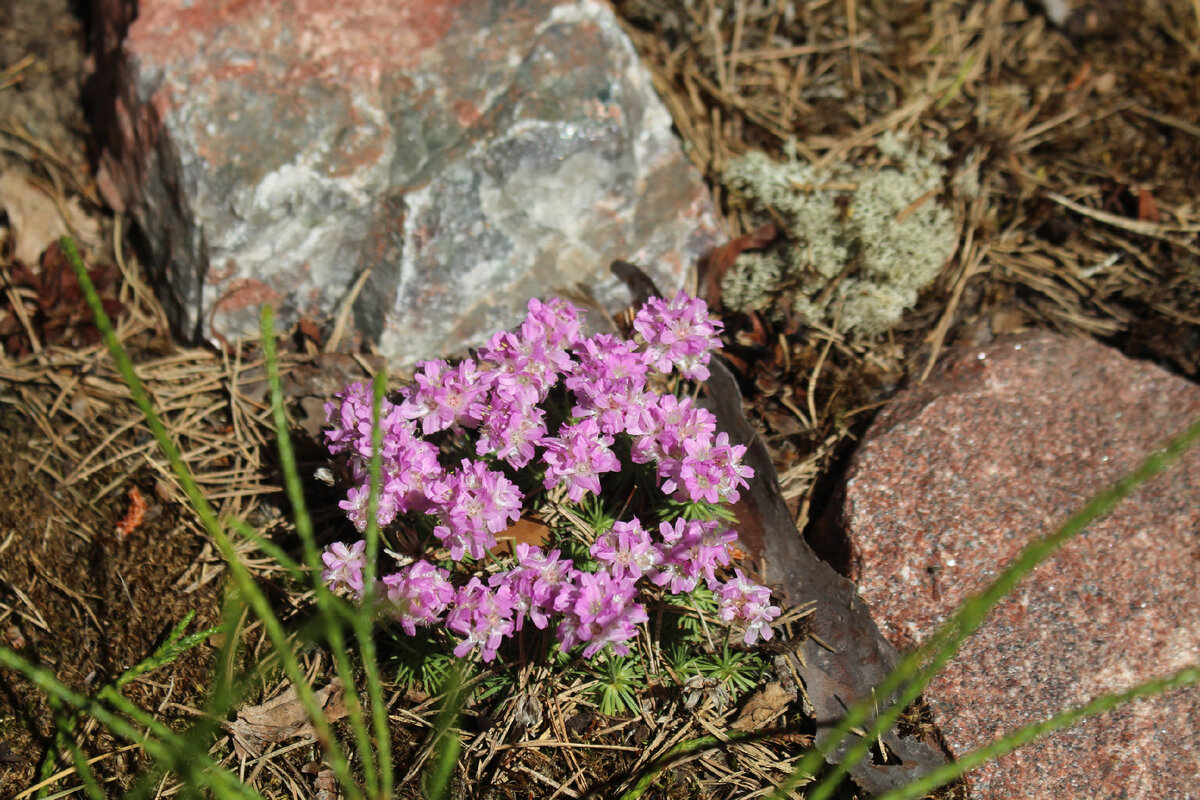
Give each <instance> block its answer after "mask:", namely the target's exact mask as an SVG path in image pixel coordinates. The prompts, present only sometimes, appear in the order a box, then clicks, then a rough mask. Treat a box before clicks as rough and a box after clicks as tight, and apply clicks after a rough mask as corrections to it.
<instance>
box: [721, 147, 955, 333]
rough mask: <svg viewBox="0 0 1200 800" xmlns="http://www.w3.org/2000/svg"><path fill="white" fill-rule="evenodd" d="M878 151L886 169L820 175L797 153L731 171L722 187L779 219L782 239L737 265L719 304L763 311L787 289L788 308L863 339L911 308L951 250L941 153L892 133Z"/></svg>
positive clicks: (752, 157)
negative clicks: (940, 195)
mask: <svg viewBox="0 0 1200 800" xmlns="http://www.w3.org/2000/svg"><path fill="white" fill-rule="evenodd" d="M877 148H878V149H879V152H880V153H881V154H882V155H884V156H886V157H887V162H886V164H885V165H884V166H882V167H878V168H873V169H850V168H839V169H831V170H826V171H818V170H816V169H814V168H813V167H812V166H810V165H809V164H806V163H801V162H800V161H798V160H797V159H796V158H795V156H794V155H792V156H791V157H790V158H788V160H786V161H783V162H776V161H772V160H771V159H769V158H768V157H767V156H766V155H764V154H763V153H760V152H751V153H748V154H747V155H745V156H743V157H742V158H740V159H737V160H735V161H733V162H732V163H731V164H730V166H729V168H728V170H727V171H726V173H725V176H724V177H725V184H726V186H728V187H729V188H730V189H731V190H733V191H734V192H736V193H738V194H740V195H742V196H743V197H745V198H746V199H747V200H748V201H749V202H750V204H751V208H754V209H757V210H758V211H761V212H763V222H767V221H770V220H771V218H772V216H777V217H778V218H779V219H782V221H783V222H784V225H785V227H786V231H785V234H786V242H785V243H784V244H783V245H782V246H776V247H773V248H772V249H770V250H767V251H763V252H751V253H744V254H742V255H741V256H740V257H739V258H738V261H737V263H736V264H735V265H734V267H733V268H732V269H731V270H730V271H729V273H728V274H727V275H726V276H725V278H724V280H723V282H722V297H723V298H724V300H725V303H726V305H728V306H729V307H731V308H736V309H741V310H750V309H757V310H762V309H764V308H768V307H769V306H771V305H772V303H771V301H772V300H773V299H774V298H775V296H777V295H778V296H782V295H780V293H779V292H778V289H779V288H780V287H781V286H783V285H785V284H786V285H787V286H788V289H789V291H788V292H787V293H786V295H787V296H788V297H790V298H791V299H792V311H794V312H796V313H798V314H800V315H802V316H803V317H805V318H807V319H810V320H812V321H822V322H825V323H827V324H831V325H833V324H836V327H837V328H838V329H839V330H840V331H844V332H851V333H856V334H860V335H863V336H872V335H875V334H878V333H882V332H883V331H885V330H887V329H888V327H890V326H891V325H894V324H895V323H896V322H898V321H899V320H900V318H901V317H902V315H903V314H904V312H905V311H906V310H907V309H909V308H912V306H913V305H914V304H915V303H916V301H917V297H918V295H919V293H920V292H921V290H922V289H924V288H925V287H926V286H928V285H929V284H930V283H932V282H933V280H934V279H935V278H936V277H937V276H938V273H939V272H940V271H941V268H942V266H943V265H944V264H945V263H946V261H947V260H948V259H949V257H950V254H951V252H952V251H953V248H954V243H955V238H956V229H955V224H954V218H953V215H952V214H951V213H950V211H949V210H948V209H946V208H945V207H943V206H942V205H941V204H940V203H939V202H938V201H937V199H936V197H935V195H936V194H938V193H940V192H941V190H942V189H943V187H944V179H945V174H944V171H943V170H942V168H941V166H940V164H939V162H938V160H937V159H938V158H944V157H945V155H946V153H945V151H944V149H939V148H933V147H927V148H925V150H921V149H919V148H917V147H915V146H912V145H910V144H908V143H907V142H905V141H904V140H902V139H899V138H897V137H894V136H891V135H884V136H883V137H881V138H880V141H879V142H878V144H877ZM768 208H769V209H771V211H772V212H774V215H768V214H767V213H766V211H767V209H768ZM835 280H836V281H837V284H836V286H835V287H834V288H833V290H832V291H828V287H829V285H830V282H831V281H835ZM774 310H775V311H776V312H779V313H782V311H783V309H779V308H775V309H774Z"/></svg>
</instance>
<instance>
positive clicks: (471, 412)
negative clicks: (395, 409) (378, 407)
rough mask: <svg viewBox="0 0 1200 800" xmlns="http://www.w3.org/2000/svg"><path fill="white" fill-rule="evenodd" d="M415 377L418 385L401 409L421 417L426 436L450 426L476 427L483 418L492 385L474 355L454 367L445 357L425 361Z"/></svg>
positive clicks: (406, 414)
mask: <svg viewBox="0 0 1200 800" xmlns="http://www.w3.org/2000/svg"><path fill="white" fill-rule="evenodd" d="M413 381H414V383H415V384H416V386H415V387H411V386H410V387H409V390H408V392H407V396H406V398H405V400H404V402H403V403H401V404H400V413H401V414H402V415H403V416H404V417H405V418H407V419H412V420H418V419H419V420H420V421H421V432H422V433H424V434H425V435H426V436H428V435H429V434H431V433H436V432H437V431H441V430H445V429H447V428H461V427H463V426H465V427H468V428H474V427H475V426H477V425H478V424H479V422H480V420H481V419H482V418H483V413H484V406H483V401H484V398H485V397H486V396H487V390H488V386H487V383H486V382H485V381H484V380H483V378H482V376H481V375H480V373H479V371H478V370H477V369H476V367H475V362H474V361H472V360H471V359H469V358H468V359H464V360H463V361H460V362H459V363H458V364H457V365H456V366H454V367H450V366H449V365H448V364H447V363H446V362H445V361H442V360H441V359H433V360H430V361H422V362H420V363H418V364H417V373H416V374H415V375H413Z"/></svg>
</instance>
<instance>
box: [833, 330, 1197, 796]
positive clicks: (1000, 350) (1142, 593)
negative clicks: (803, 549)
mask: <svg viewBox="0 0 1200 800" xmlns="http://www.w3.org/2000/svg"><path fill="white" fill-rule="evenodd" d="M1197 416H1200V387H1197V386H1195V385H1194V384H1192V383H1189V382H1188V381H1186V380H1184V379H1182V378H1178V377H1175V376H1173V375H1171V374H1169V373H1167V372H1166V371H1164V370H1162V369H1160V368H1158V367H1156V366H1154V365H1152V364H1148V363H1144V362H1138V361H1132V360H1130V359H1127V358H1125V357H1124V356H1122V355H1121V354H1120V353H1118V352H1117V351H1115V350H1112V349H1110V348H1107V347H1104V346H1102V345H1100V344H1097V343H1095V342H1092V341H1087V340H1078V339H1066V338H1062V337H1060V336H1057V335H1052V334H1037V335H1032V336H1028V337H1023V338H1018V339H1015V340H1009V341H1003V342H999V343H996V344H994V345H991V346H989V347H985V348H979V349H970V350H961V351H958V352H956V353H953V354H950V355H948V356H947V357H946V358H945V359H944V361H943V364H942V365H941V367H940V368H939V371H937V372H936V373H935V374H934V375H933V376H931V378H930V379H929V381H928V382H926V383H925V384H924V385H921V386H916V387H913V388H910V389H908V390H906V391H904V392H902V393H900V394H899V395H897V396H896V397H895V398H894V400H893V401H892V402H891V403H890V404H889V405H888V407H887V408H885V409H884V411H883V412H881V414H880V415H879V417H878V419H877V420H876V421H875V423H874V424H873V425H872V427H871V428H870V430H869V431H868V433H867V434H866V436H865V437H864V440H863V443H862V445H861V448H860V450H859V452H858V453H857V455H856V456H855V459H854V462H853V464H852V467H851V469H850V473H849V475H848V479H847V482H846V485H845V502H844V506H843V509H842V514H843V525H844V529H845V531H846V533H847V534H848V537H849V552H848V555H849V560H848V569H849V572H850V575H851V577H852V578H853V579H855V580H856V581H857V582H858V585H859V592H860V594H861V596H862V597H863V599H864V600H866V602H867V603H868V604H869V606H870V607H871V610H872V613H873V614H874V615H875V617H876V619H877V620H878V622H879V624H880V627H881V628H882V630H883V631H884V633H885V635H886V636H888V637H889V638H890V639H891V641H892V642H893V643H895V644H896V645H897V646H899V647H901V648H909V647H912V646H913V645H915V644H918V643H920V642H922V641H924V640H925V638H926V637H928V636H929V635H930V634H931V633H932V632H933V631H934V630H935V629H936V627H937V626H938V625H939V624H940V623H942V622H944V621H945V620H946V619H947V618H948V617H949V616H950V615H951V614H952V613H953V612H954V611H955V610H956V609H957V607H958V606H959V605H960V604H961V603H962V601H963V600H964V599H966V598H967V597H968V596H970V595H972V594H975V593H977V592H978V591H980V590H981V589H982V588H984V587H985V586H986V585H988V584H989V583H991V581H992V580H993V579H994V578H995V577H996V575H997V574H998V573H999V571H1000V570H1002V569H1003V567H1004V566H1005V565H1006V564H1007V563H1008V562H1010V561H1011V560H1012V559H1013V558H1014V557H1015V556H1016V555H1017V554H1018V552H1019V551H1020V550H1021V549H1022V547H1023V546H1024V545H1025V544H1026V543H1027V542H1028V541H1029V540H1030V538H1031V537H1033V536H1035V535H1039V534H1044V533H1047V532H1049V531H1051V530H1052V529H1054V528H1055V527H1056V526H1057V525H1058V524H1059V523H1061V522H1062V521H1063V520H1065V519H1066V518H1067V516H1068V515H1069V514H1070V513H1072V512H1073V511H1075V510H1077V509H1078V508H1079V507H1080V506H1081V505H1082V504H1083V503H1085V502H1086V501H1087V500H1088V499H1089V498H1090V497H1091V496H1092V495H1093V494H1094V493H1096V492H1097V491H1099V490H1101V489H1104V488H1106V487H1107V486H1108V485H1110V484H1111V483H1112V482H1113V481H1115V480H1116V479H1117V478H1119V477H1120V476H1122V475H1124V474H1125V473H1126V472H1128V471H1130V470H1131V469H1132V468H1133V467H1135V466H1136V465H1137V464H1138V463H1139V462H1140V461H1141V460H1142V458H1143V457H1144V456H1145V455H1146V454H1148V453H1149V452H1150V451H1151V450H1152V448H1154V447H1155V446H1156V445H1157V444H1160V443H1161V442H1163V440H1164V439H1166V438H1168V437H1169V436H1170V435H1172V434H1175V433H1177V432H1179V431H1181V430H1182V429H1183V428H1184V427H1185V426H1186V425H1187V424H1188V423H1189V422H1190V421H1191V420H1193V419H1195V418H1196V417H1197ZM1198 662H1200V451H1197V450H1195V449H1193V451H1191V452H1189V453H1187V454H1186V455H1185V457H1184V459H1183V460H1182V461H1181V462H1180V463H1179V464H1177V465H1176V466H1175V467H1174V468H1173V469H1171V470H1170V471H1168V472H1166V473H1163V474H1160V475H1158V476H1156V477H1155V478H1154V479H1153V480H1152V481H1151V482H1149V483H1148V484H1146V485H1144V486H1142V487H1141V488H1139V489H1138V490H1137V492H1136V493H1135V494H1134V495H1133V496H1132V497H1130V498H1128V499H1127V500H1126V501H1125V502H1124V503H1122V504H1121V505H1120V507H1119V508H1118V509H1117V510H1116V511H1115V512H1114V513H1113V514H1111V515H1110V516H1109V517H1107V518H1105V519H1103V520H1100V521H1098V522H1096V523H1094V524H1093V525H1092V526H1091V527H1090V528H1089V529H1088V530H1087V531H1085V532H1084V533H1083V534H1082V535H1080V536H1079V537H1078V538H1076V539H1075V540H1073V541H1071V542H1069V543H1068V544H1067V545H1066V546H1064V547H1063V548H1062V550H1060V551H1059V552H1058V553H1056V554H1055V555H1054V556H1053V557H1052V558H1051V559H1050V560H1049V561H1048V562H1046V563H1044V564H1043V565H1042V566H1041V567H1039V568H1038V569H1037V570H1036V571H1035V572H1034V573H1033V574H1032V575H1030V576H1028V577H1027V578H1026V580H1025V581H1024V582H1023V583H1022V584H1020V585H1019V586H1018V587H1017V589H1016V591H1015V592H1014V593H1012V594H1011V595H1010V596H1009V597H1008V598H1006V599H1005V600H1004V601H1003V602H1002V603H1001V605H1000V606H999V607H998V608H997V609H996V610H995V611H994V612H993V614H992V616H991V617H990V618H989V619H988V620H987V621H986V622H985V623H984V625H983V627H982V628H981V629H980V630H979V631H978V632H977V633H976V635H975V636H974V637H973V638H972V639H970V640H969V641H968V642H967V644H966V646H965V647H964V648H963V650H962V651H961V652H960V653H959V654H958V655H957V657H956V658H955V659H954V661H953V662H952V663H951V664H950V665H949V666H948V667H947V668H946V669H945V670H944V671H943V673H942V674H941V675H940V676H938V677H937V678H936V679H935V680H934V682H933V684H932V685H931V686H930V687H929V689H928V692H927V693H926V699H927V700H928V701H929V703H930V705H931V706H932V708H933V712H934V716H935V721H936V723H937V724H938V726H939V727H940V729H941V732H942V734H943V735H944V737H945V741H946V743H947V744H948V746H949V747H950V749H951V751H952V752H953V753H956V754H962V753H965V752H968V751H970V750H973V749H975V748H977V747H980V746H982V745H984V744H987V743H988V742H990V741H991V740H993V739H995V738H996V737H997V736H999V735H1001V734H1003V733H1005V732H1006V731H1008V730H1010V729H1013V728H1016V727H1020V726H1023V725H1026V724H1029V723H1032V722H1035V721H1038V720H1041V719H1044V718H1046V717H1049V716H1051V715H1053V714H1055V713H1057V712H1059V711H1063V710H1065V709H1068V708H1072V707H1075V706H1078V705H1082V704H1083V703H1084V702H1086V701H1088V700H1090V699H1092V698H1094V697H1096V696H1098V695H1102V694H1107V693H1112V692H1118V691H1121V690H1124V689H1127V688H1130V687H1131V686H1133V685H1135V684H1137V683H1140V682H1142V681H1145V680H1149V679H1151V678H1154V677H1161V676H1165V675H1168V674H1171V673H1173V672H1175V671H1177V670H1179V669H1180V668H1182V667H1184V666H1187V665H1189V664H1196V663H1198ZM968 779H969V782H970V785H971V788H972V792H973V793H972V797H973V798H975V800H1000V799H1001V798H1003V799H1004V800H1011V799H1012V798H1047V799H1048V798H1054V799H1055V800H1066V798H1112V800H1116V798H1123V799H1124V800H1141V799H1145V800H1150V798H1196V797H1200V687H1190V688H1187V689H1184V690H1180V691H1176V692H1174V693H1172V694H1169V695H1166V696H1159V697H1156V698H1154V699H1151V700H1145V701H1139V702H1137V703H1134V704H1131V705H1128V706H1125V707H1122V708H1119V709H1118V710H1116V711H1113V712H1110V713H1106V714H1103V715H1100V716H1097V717H1094V718H1092V719H1090V720H1088V721H1085V722H1084V723H1082V724H1080V725H1078V726H1077V727H1075V728H1073V729H1071V730H1068V731H1062V732H1059V733H1056V734H1052V735H1050V736H1048V737H1046V738H1044V739H1042V740H1040V741H1038V742H1036V743H1034V744H1032V745H1029V746H1027V747H1025V748H1022V749H1020V750H1017V751H1015V752H1014V753H1012V754H1010V755H1008V756H1006V757H1004V758H1001V759H999V760H998V761H997V762H993V763H991V764H989V765H987V766H985V767H984V768H982V769H980V770H978V771H976V772H974V773H971V774H970V775H969V777H968Z"/></svg>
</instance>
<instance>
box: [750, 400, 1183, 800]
mask: <svg viewBox="0 0 1200 800" xmlns="http://www.w3.org/2000/svg"><path fill="white" fill-rule="evenodd" d="M1198 440H1200V419H1198V420H1196V421H1195V422H1193V423H1192V425H1191V426H1190V427H1189V428H1187V430H1185V431H1184V432H1183V433H1181V434H1179V435H1178V436H1176V437H1175V438H1173V439H1171V440H1170V441H1169V442H1168V443H1167V444H1166V445H1164V446H1162V447H1160V448H1159V449H1158V450H1157V451H1155V452H1154V453H1152V454H1151V455H1149V456H1148V457H1147V458H1146V459H1144V460H1143V461H1142V463H1141V464H1139V465H1138V466H1137V468H1135V469H1134V470H1133V471H1132V472H1130V473H1129V474H1127V475H1126V476H1125V477H1123V478H1121V479H1120V480H1119V481H1117V482H1116V483H1115V484H1113V486H1111V487H1110V488H1108V489H1106V490H1104V491H1102V492H1100V493H1099V494H1097V495H1096V496H1094V497H1093V498H1092V499H1091V500H1090V501H1089V502H1088V503H1087V504H1086V505H1085V506H1084V507H1083V508H1081V509H1080V510H1079V511H1077V512H1075V513H1074V514H1072V515H1071V517H1070V518H1068V519H1067V521H1066V522H1064V523H1063V524H1062V526H1060V527H1059V528H1058V529H1057V530H1055V531H1053V532H1052V533H1050V534H1048V535H1046V536H1042V537H1039V538H1037V539H1034V540H1033V541H1032V542H1030V543H1029V544H1028V545H1026V547H1025V549H1024V550H1022V551H1021V554H1020V555H1019V556H1018V557H1017V559H1016V560H1015V561H1014V562H1013V563H1012V564H1011V565H1010V566H1009V567H1008V569H1006V570H1005V571H1004V572H1003V573H1002V574H1001V575H1000V576H999V577H998V578H997V579H996V581H995V582H994V583H992V585H991V586H989V587H987V588H986V589H984V591H982V592H980V593H979V594H977V595H975V596H974V597H972V598H971V599H969V600H967V602H966V603H964V604H963V606H962V608H961V609H959V611H958V612H957V613H956V614H955V615H954V617H952V618H951V619H950V620H949V621H947V622H946V623H945V624H944V625H943V626H942V627H941V628H939V629H938V631H937V632H936V633H934V635H933V636H932V637H930V639H929V641H927V642H926V643H925V644H924V645H922V646H921V647H919V648H918V649H917V650H915V651H914V652H912V653H910V654H909V655H908V656H906V657H905V658H903V659H902V660H901V662H900V664H899V665H898V666H897V668H896V669H895V670H894V671H893V672H892V674H891V675H889V676H888V677H887V678H885V679H884V680H883V681H882V682H881V683H880V684H879V686H878V687H877V688H876V692H875V696H876V697H881V698H884V697H891V696H892V694H893V692H896V691H897V690H898V689H901V688H902V687H903V691H902V692H901V693H900V695H899V696H898V697H897V698H896V700H895V701H894V702H893V703H892V704H891V705H890V706H889V707H888V708H887V709H885V710H884V712H883V713H881V714H880V715H879V716H878V717H876V718H875V719H874V721H873V723H871V724H869V725H868V721H869V720H871V715H872V712H873V702H872V700H871V698H864V699H863V700H861V701H859V702H858V703H855V704H854V705H853V706H852V707H851V709H850V711H848V712H847V714H846V716H845V717H843V718H842V720H841V722H839V723H838V725H837V726H836V727H835V728H834V730H833V731H832V733H831V735H830V737H829V739H828V740H827V741H826V743H825V745H824V746H823V747H822V748H820V749H814V750H813V751H811V752H810V753H809V754H808V755H806V756H805V757H804V758H803V759H802V760H801V762H800V764H799V765H797V769H796V773H797V775H794V776H793V778H792V779H789V780H788V781H785V782H784V784H783V785H782V786H780V787H779V789H777V790H776V792H775V793H774V794H773V795H772V798H776V799H777V800H782V798H784V797H786V793H787V791H790V790H791V789H793V788H795V786H796V785H798V780H799V779H798V774H799V773H807V774H813V773H814V772H815V771H816V770H817V769H818V768H819V767H820V765H821V762H822V761H823V760H824V758H825V754H826V753H827V752H830V751H832V750H833V749H834V748H836V747H837V746H838V744H839V743H840V742H841V741H842V739H844V738H845V737H846V735H848V734H849V733H850V732H851V731H852V730H853V729H855V728H862V727H864V726H866V727H867V729H868V730H867V735H866V736H865V737H862V738H860V739H859V740H858V741H856V742H855V744H854V746H853V747H851V748H850V749H849V750H848V751H847V752H846V755H845V757H844V758H843V759H842V760H841V761H840V762H839V763H838V764H837V765H836V766H835V767H834V769H833V770H831V771H830V772H829V773H828V774H827V775H826V776H825V778H824V779H823V780H822V782H821V783H820V784H818V785H817V786H815V787H814V788H813V790H812V791H811V792H810V793H809V795H808V800H824V798H827V797H828V796H829V795H830V794H831V793H832V792H833V791H834V789H835V788H836V786H837V784H838V782H839V781H840V780H841V779H842V778H843V777H845V775H846V773H847V772H848V770H849V768H850V767H851V766H852V765H854V764H856V763H857V762H858V761H859V760H861V759H862V758H863V757H865V756H866V754H867V753H868V751H869V750H870V747H871V744H872V743H873V742H874V741H875V739H876V737H877V736H878V735H879V734H880V732H881V731H884V730H888V729H890V727H891V726H892V725H893V724H894V723H895V721H896V719H898V718H899V716H900V714H901V713H903V711H904V709H905V708H906V707H907V706H908V705H909V704H910V703H912V702H913V700H915V699H916V698H917V697H918V696H919V695H920V694H921V692H922V691H924V689H925V687H926V686H927V685H928V684H929V681H930V680H932V679H933V676H934V675H936V674H937V672H938V671H939V670H940V669H941V668H942V666H944V665H945V664H946V662H948V661H949V660H950V659H951V658H953V657H954V654H955V653H957V652H958V649H959V648H960V647H961V646H962V643H963V642H964V641H965V640H966V638H967V637H968V636H970V635H971V634H972V633H973V632H974V631H975V630H976V629H977V628H978V627H979V626H980V625H981V624H983V620H984V619H985V618H986V617H987V615H988V613H989V612H990V611H991V609H992V608H993V607H994V606H995V605H996V604H997V603H998V602H1000V600H1001V599H1002V598H1003V597H1004V596H1005V595H1007V594H1008V593H1009V592H1010V591H1012V589H1013V587H1015V586H1016V585H1017V583H1018V582H1019V581H1020V580H1021V579H1022V578H1024V577H1025V575H1027V574H1028V573H1029V572H1030V571H1032V570H1033V569H1034V568H1035V567H1036V566H1037V565H1038V564H1040V563H1041V562H1042V561H1044V560H1045V559H1046V558H1048V557H1049V556H1050V555H1051V554H1052V553H1053V552H1054V551H1056V550H1057V549H1058V548H1059V547H1061V546H1062V545H1063V544H1064V543H1066V542H1067V541H1069V540H1070V539H1072V538H1073V537H1074V536H1076V535H1077V534H1079V533H1080V532H1081V531H1083V530H1084V529H1085V528H1086V527H1087V526H1088V525H1090V524H1091V523H1092V522H1094V521H1095V520H1097V519H1099V518H1100V517H1103V516H1105V515H1106V514H1108V513H1110V512H1111V511H1112V510H1113V509H1114V508H1116V506H1117V504H1118V503H1120V502H1121V500H1123V499H1124V498H1125V497H1127V496H1128V495H1129V494H1131V493H1132V492H1133V491H1134V490H1135V489H1136V488H1137V487H1138V486H1140V485H1141V484H1143V483H1145V482H1146V481H1147V480H1149V479H1150V478H1152V477H1153V476H1154V475H1156V474H1158V473H1159V472H1161V471H1162V470H1164V469H1166V468H1167V467H1168V466H1170V465H1171V464H1173V463H1174V462H1175V461H1177V460H1178V459H1179V457H1180V456H1182V455H1183V453H1184V452H1185V451H1187V449H1188V448H1189V447H1191V446H1192V445H1194V444H1195V443H1196V442H1197V441H1198Z"/></svg>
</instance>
